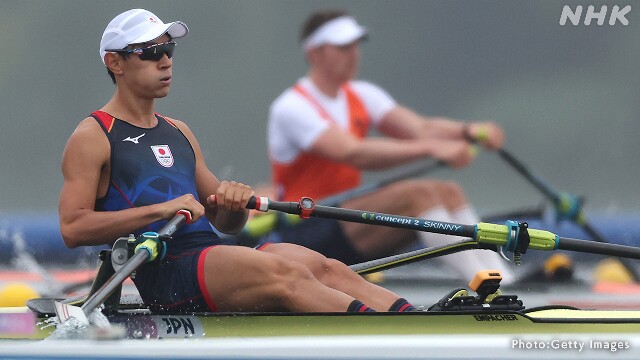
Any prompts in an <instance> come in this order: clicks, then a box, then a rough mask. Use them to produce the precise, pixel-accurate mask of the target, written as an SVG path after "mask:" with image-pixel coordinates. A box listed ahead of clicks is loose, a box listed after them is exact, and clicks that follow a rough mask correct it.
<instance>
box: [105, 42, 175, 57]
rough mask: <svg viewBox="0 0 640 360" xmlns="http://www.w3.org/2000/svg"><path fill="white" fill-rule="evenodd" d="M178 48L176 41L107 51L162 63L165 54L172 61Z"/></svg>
mask: <svg viewBox="0 0 640 360" xmlns="http://www.w3.org/2000/svg"><path fill="white" fill-rule="evenodd" d="M175 48H176V43H175V41H168V42H164V43H160V44H153V45H150V46H147V47H145V48H137V49H120V50H106V51H109V52H116V53H127V54H137V55H138V57H139V58H140V60H151V61H160V59H162V56H164V54H167V57H168V58H169V59H171V57H172V56H173V50H174V49H175Z"/></svg>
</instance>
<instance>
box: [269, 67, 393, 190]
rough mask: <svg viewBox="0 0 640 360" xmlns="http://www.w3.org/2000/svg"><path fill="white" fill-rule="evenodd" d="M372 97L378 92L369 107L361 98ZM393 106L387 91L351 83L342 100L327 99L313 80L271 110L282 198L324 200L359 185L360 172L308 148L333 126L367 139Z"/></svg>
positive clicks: (275, 181)
mask: <svg viewBox="0 0 640 360" xmlns="http://www.w3.org/2000/svg"><path fill="white" fill-rule="evenodd" d="M362 89H364V90H362ZM358 90H359V91H358ZM369 93H373V96H369V102H370V103H371V102H374V103H373V105H370V106H367V102H366V101H365V100H364V99H363V97H362V94H369ZM373 99H375V101H374V100H373ZM393 106H395V102H394V101H393V99H391V97H390V96H388V95H387V94H386V93H385V92H384V91H382V90H381V89H379V88H377V87H375V86H374V85H372V84H369V83H364V82H357V83H356V82H352V83H349V84H346V85H345V86H343V87H342V88H341V90H340V94H339V95H338V98H329V97H326V96H323V95H322V94H321V93H319V90H317V89H315V87H314V86H313V84H312V83H311V81H310V80H308V79H303V80H301V81H300V82H298V83H297V84H296V85H294V86H293V87H292V88H290V89H288V90H287V91H285V93H284V94H283V95H282V96H281V97H280V98H278V99H276V101H275V102H274V104H273V105H272V107H271V111H270V118H269V150H270V152H269V155H270V160H271V170H272V180H273V184H274V185H275V187H276V191H277V196H278V198H279V199H280V200H282V201H297V200H299V199H300V197H302V196H309V197H311V198H313V199H316V200H319V199H323V198H326V197H328V196H331V195H333V194H336V193H339V192H342V191H345V190H349V189H352V188H354V187H357V186H358V185H360V182H361V171H360V170H359V169H357V168H355V167H353V166H350V165H347V164H342V163H337V162H334V161H330V160H328V159H325V158H322V157H319V156H316V155H314V154H312V153H310V152H309V151H308V149H309V148H310V147H311V146H312V145H313V143H314V142H315V140H317V138H318V137H319V136H320V135H321V134H322V133H323V132H324V131H326V130H327V129H328V128H329V127H330V126H339V127H341V128H342V129H343V130H344V131H348V132H350V133H351V134H352V135H353V136H356V137H358V138H363V137H365V136H366V135H367V133H368V131H369V129H370V127H371V125H377V121H379V120H380V119H381V118H382V116H383V115H384V113H386V111H388V110H389V109H391V108H392V107H393ZM370 108H371V109H370ZM371 112H373V114H374V115H375V117H374V116H372V114H371ZM274 130H279V131H277V132H276V131H274ZM283 143H285V144H287V145H288V148H287V147H286V146H282V145H283ZM278 150H280V152H278ZM283 150H285V151H283ZM286 150H288V152H287V151H286Z"/></svg>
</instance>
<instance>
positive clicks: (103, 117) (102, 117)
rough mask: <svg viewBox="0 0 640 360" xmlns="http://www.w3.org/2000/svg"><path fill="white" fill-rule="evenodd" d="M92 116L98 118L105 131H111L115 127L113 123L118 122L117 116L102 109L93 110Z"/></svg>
mask: <svg viewBox="0 0 640 360" xmlns="http://www.w3.org/2000/svg"><path fill="white" fill-rule="evenodd" d="M91 116H93V118H94V119H96V120H98V122H99V123H100V125H102V128H103V129H104V131H105V132H107V133H109V132H111V128H113V124H114V123H115V122H116V118H114V117H113V116H111V115H109V114H107V113H106V112H104V111H100V110H97V111H94V112H92V113H91Z"/></svg>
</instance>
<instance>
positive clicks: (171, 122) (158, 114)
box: [155, 113, 179, 129]
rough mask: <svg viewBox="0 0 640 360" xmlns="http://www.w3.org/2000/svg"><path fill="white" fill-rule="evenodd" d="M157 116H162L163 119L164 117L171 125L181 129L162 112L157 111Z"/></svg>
mask: <svg viewBox="0 0 640 360" xmlns="http://www.w3.org/2000/svg"><path fill="white" fill-rule="evenodd" d="M155 114H156V116H157V117H160V118H162V119H164V121H166V122H168V123H169V125H171V126H173V127H174V128H176V129H179V128H178V126H177V125H176V124H175V123H174V122H173V121H171V120H169V118H167V117H166V116H164V115H162V114H160V113H155Z"/></svg>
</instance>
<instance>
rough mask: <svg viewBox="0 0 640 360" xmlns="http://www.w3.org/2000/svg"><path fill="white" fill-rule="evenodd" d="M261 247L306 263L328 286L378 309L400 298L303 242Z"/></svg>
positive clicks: (384, 307) (385, 307)
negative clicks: (304, 245) (300, 243)
mask: <svg viewBox="0 0 640 360" xmlns="http://www.w3.org/2000/svg"><path fill="white" fill-rule="evenodd" d="M262 251H265V252H269V253H272V254H278V255H281V256H282V257H284V258H287V259H290V260H294V261H296V262H299V263H302V264H304V265H305V266H307V267H308V268H309V270H311V272H312V273H313V275H314V276H315V277H316V278H317V279H318V280H319V281H320V282H322V283H323V284H325V285H326V286H328V287H330V288H333V289H337V290H340V291H341V292H344V293H346V294H349V295H351V296H352V297H354V298H356V299H360V300H362V301H363V302H364V303H365V304H367V305H369V306H371V307H372V308H374V309H376V310H379V311H386V310H388V309H390V308H391V306H392V305H393V304H394V303H395V302H396V301H398V299H399V296H398V295H396V294H395V293H393V292H392V291H390V290H388V289H385V288H383V287H381V286H378V285H375V284H373V283H370V282H369V281H367V280H365V279H364V278H363V277H362V276H360V275H358V274H356V273H355V272H354V271H353V270H351V269H350V268H349V267H348V266H346V265H345V264H343V263H341V262H339V261H337V260H334V259H327V258H326V257H325V256H324V255H322V254H320V253H318V252H315V251H313V250H310V249H307V248H304V247H302V246H299V245H295V244H287V243H278V244H269V245H267V246H265V247H264V248H263V249H262Z"/></svg>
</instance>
